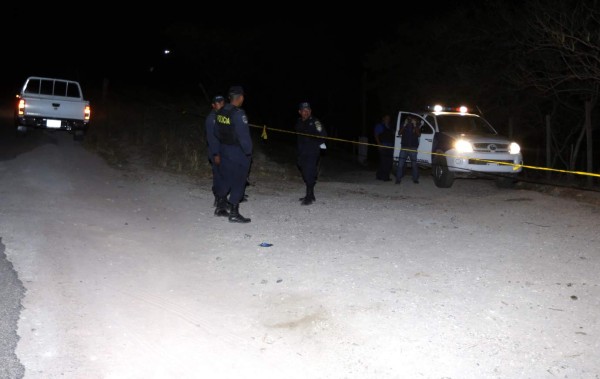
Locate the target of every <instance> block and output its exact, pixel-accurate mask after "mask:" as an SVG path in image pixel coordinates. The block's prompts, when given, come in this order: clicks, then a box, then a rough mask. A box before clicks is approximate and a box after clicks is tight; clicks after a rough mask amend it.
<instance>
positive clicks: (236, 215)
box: [229, 204, 250, 224]
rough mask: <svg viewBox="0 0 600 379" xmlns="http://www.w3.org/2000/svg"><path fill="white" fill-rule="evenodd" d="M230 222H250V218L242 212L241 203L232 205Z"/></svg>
mask: <svg viewBox="0 0 600 379" xmlns="http://www.w3.org/2000/svg"><path fill="white" fill-rule="evenodd" d="M229 222H240V223H242V224H246V223H249V222H250V219H249V218H246V217H244V216H242V215H241V214H240V205H239V204H238V205H232V206H231V213H229Z"/></svg>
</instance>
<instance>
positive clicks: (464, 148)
mask: <svg viewBox="0 0 600 379" xmlns="http://www.w3.org/2000/svg"><path fill="white" fill-rule="evenodd" d="M454 148H455V149H456V151H458V152H459V153H472V152H473V145H472V144H471V142H469V141H465V140H464V139H459V140H458V141H456V142H455V143H454Z"/></svg>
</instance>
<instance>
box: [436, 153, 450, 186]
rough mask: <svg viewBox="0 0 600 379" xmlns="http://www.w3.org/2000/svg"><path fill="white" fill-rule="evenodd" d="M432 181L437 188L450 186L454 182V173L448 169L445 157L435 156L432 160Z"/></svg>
mask: <svg viewBox="0 0 600 379" xmlns="http://www.w3.org/2000/svg"><path fill="white" fill-rule="evenodd" d="M433 162H434V163H433V182H434V183H435V185H436V187H438V188H450V187H452V184H453V183H454V174H453V173H452V172H450V170H448V164H447V163H446V158H444V157H436V158H435V159H434V161H433Z"/></svg>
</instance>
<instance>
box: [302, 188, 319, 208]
mask: <svg viewBox="0 0 600 379" xmlns="http://www.w3.org/2000/svg"><path fill="white" fill-rule="evenodd" d="M304 199H308V200H312V201H316V200H317V199H316V198H315V186H311V187H309V186H306V195H304V197H301V198H299V199H298V200H300V201H304ZM308 200H307V201H308ZM303 205H308V204H303Z"/></svg>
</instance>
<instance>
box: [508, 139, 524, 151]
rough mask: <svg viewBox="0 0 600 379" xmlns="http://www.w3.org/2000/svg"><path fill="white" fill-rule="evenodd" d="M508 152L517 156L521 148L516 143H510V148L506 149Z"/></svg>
mask: <svg viewBox="0 0 600 379" xmlns="http://www.w3.org/2000/svg"><path fill="white" fill-rule="evenodd" d="M508 152H509V153H510V154H519V153H520V152H521V146H519V144H518V143H516V142H511V143H510V146H509V147H508Z"/></svg>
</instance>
